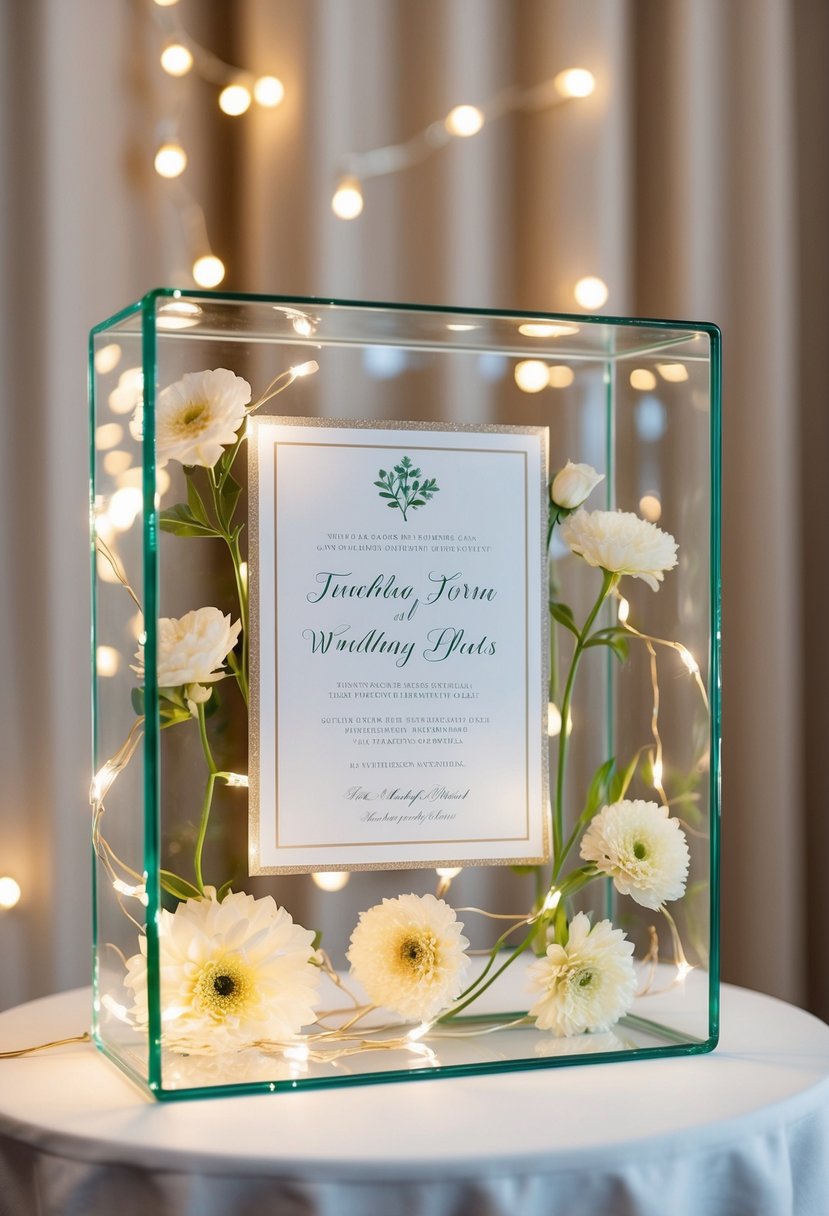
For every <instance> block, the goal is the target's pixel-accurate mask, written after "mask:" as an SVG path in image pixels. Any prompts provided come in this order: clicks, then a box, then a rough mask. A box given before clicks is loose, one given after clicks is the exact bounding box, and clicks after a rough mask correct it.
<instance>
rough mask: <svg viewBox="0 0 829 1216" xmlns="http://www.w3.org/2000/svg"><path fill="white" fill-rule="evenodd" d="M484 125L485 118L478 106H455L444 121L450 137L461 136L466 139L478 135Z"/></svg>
mask: <svg viewBox="0 0 829 1216" xmlns="http://www.w3.org/2000/svg"><path fill="white" fill-rule="evenodd" d="M483 125H484V116H483V113H482V111H481V110H479V109H478V107H477V106H455V108H454V110H450V111H449V113H448V114H447V115H446V118H445V119H444V126H445V127H446V130H447V131H448V132H449V134H450V135H459V136H460V137H461V139H466V138H468V137H469V136H470V135H477V134H478V132H479V131H480V129H481V127H482V126H483Z"/></svg>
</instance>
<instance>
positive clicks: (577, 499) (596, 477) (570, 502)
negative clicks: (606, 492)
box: [550, 460, 604, 511]
mask: <svg viewBox="0 0 829 1216" xmlns="http://www.w3.org/2000/svg"><path fill="white" fill-rule="evenodd" d="M600 481H604V473H597V472H596V470H595V469H594V468H593V466H592V465H591V464H573V462H572V460H568V461H567V464H566V465H565V466H564V468H563V469H560V470H559V472H558V473H556V475H555V477H554V478H553V484H552V485H551V486H550V498H551V499H552V501H553V504H554V505H555V506H557V507H563V508H564V510H565V511H573V510H575V508H576V507H580V506H581V504H582V503H583V502H584V501H585V500H586V499H588V498H589V497H590V495H591V494H592V493H593V491H594V490H595V488H596V486H597V485H598V484H599V482H600Z"/></svg>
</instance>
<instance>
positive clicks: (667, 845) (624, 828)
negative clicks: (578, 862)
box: [581, 798, 689, 908]
mask: <svg viewBox="0 0 829 1216" xmlns="http://www.w3.org/2000/svg"><path fill="white" fill-rule="evenodd" d="M581 855H582V857H583V858H584V860H585V861H592V862H593V863H594V864H595V865H596V866H597V867H598V868H599V869H600V870H601V871H602V873H603V874H607V875H609V876H610V877H611V878H612V879H613V885H614V886H615V888H616V890H617V891H619V892H620V893H621V894H622V895H630V896H632V897H633V899H635V900H636V902H637V903H638V904H641V905H642V907H643V908H659V907H661V905H662V904H664V903H666V902H667V901H668V900H669V899H679V898H680V897H681V896H682V895H684V893H685V879H686V878H687V876H688V862H689V855H688V844H687V841H686V839H685V833H684V832H683V830H682V828H681V827H680V826H679V820H678V819H669V818H668V808H667V807H666V806H659V804H658V803H656V802H642V801H641V800H640V799H638V798H637V799H635V800H633V801H629V800H624V801H622V802H613V803H611V805H610V806H606V807H604V808H603V809H602V810H601V811H599V813H598V815H596V816H595V818H593V819H592V820H591V822H590V826H589V827H588V829H587V831H586V832H585V833H584V836H583V837H582V842H581Z"/></svg>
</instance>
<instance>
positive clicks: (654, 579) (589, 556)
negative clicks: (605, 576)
mask: <svg viewBox="0 0 829 1216" xmlns="http://www.w3.org/2000/svg"><path fill="white" fill-rule="evenodd" d="M561 536H562V539H563V540H564V542H565V544H567V545H569V546H570V548H571V549H572V550H573V552H574V553H577V554H578V555H579V556H580V557H583V558H584V560H585V561H586V562H587V564H588V566H599V567H601V569H602V570H609V571H610V572H611V573H612V574H629V575H630V576H631V577H632V578H641V579H643V580H644V581H645V582H646V583H647V584H648V586H649V587H650V588H651V589H652V590H653V591H658V590H659V584H660V583H661V582H662V579H663V577H664V573H665V571H666V570H672V569H673V568H674V566H675V565H676V548H677V546H676V541H675V540H674V538H673V537H672V536H671V535H670V534H669V533H668V532H663V531H662V529H661V528H657V526H656V524H651V523H648V521H647V520H646V519H640V518H639V516H638V515H634V514H633V512H632V511H584V510H579V511H576V513H575V514H574V515H571V516H569V517H568V518H567V519H566V520H565V521H564V523H563V524H562V525H561Z"/></svg>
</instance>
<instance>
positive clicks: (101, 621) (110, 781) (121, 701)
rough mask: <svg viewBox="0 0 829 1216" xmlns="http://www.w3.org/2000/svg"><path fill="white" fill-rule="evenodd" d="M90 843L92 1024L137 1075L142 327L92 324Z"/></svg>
mask: <svg viewBox="0 0 829 1216" xmlns="http://www.w3.org/2000/svg"><path fill="white" fill-rule="evenodd" d="M90 383H91V386H92V391H91V421H92V435H91V452H92V476H93V483H92V507H91V527H92V568H93V593H92V603H93V612H94V640H93V652H92V664H93V668H92V676H93V688H94V708H95V721H94V733H95V738H94V768H93V772H94V778H93V781H92V788H91V792H90V800H91V802H92V813H93V843H94V847H95V1030H96V1035H97V1038H98V1042H99V1043H100V1044H101V1046H102V1047H103V1048H104V1049H105V1050H106V1051H107V1052H108V1053H109V1054H110V1055H112V1056H113V1057H114V1058H115V1059H117V1060H118V1061H119V1062H121V1063H122V1064H123V1066H124V1067H126V1068H127V1069H128V1070H130V1071H131V1072H133V1073H134V1074H136V1075H137V1077H138V1078H140V1079H141V1080H143V1081H144V1082H145V1083H146V1082H147V1080H148V1075H149V1074H148V1067H149V1065H148V1056H147V1036H146V1033H145V1031H144V1030H142V1029H141V1028H138V1027H137V1026H136V1024H135V1019H134V1018H133V1017H132V1016H131V1014H130V1013H129V1009H130V1007H131V1006H132V1004H133V996H132V993H131V992H130V990H129V989H128V988H127V987H126V986H125V979H126V977H127V965H126V964H127V962H128V960H130V959H131V958H134V956H135V955H136V954H138V952H139V950H138V941H139V935H140V933H143V930H144V928H145V923H146V892H145V881H144V870H145V852H144V845H145V840H144V815H143V807H144V791H145V765H144V747H143V742H144V733H145V732H144V724H143V719H142V716H141V715H140V714H139V713H137V712H136V709H137V706H136V704H135V702H134V699H133V693H134V689H135V688H136V686H137V684H138V683H139V681H138V679H137V677H136V674H135V672H134V671H133V665H134V664H135V663H136V651H137V649H138V644H139V639H140V638H141V637H142V636H143V632H144V629H145V622H144V617H143V613H142V611H141V609H140V606H141V605H142V603H143V598H144V594H143V592H144V588H143V568H144V513H143V501H144V500H143V459H142V441H141V432H140V429H139V427H138V426H137V421H140V411H141V400H142V394H143V370H142V348H141V335H140V330H136V327H135V323H134V321H133V322H132V323H131V324H130V327H129V332H118V329H117V327H112V328H111V329H110V328H107V327H102V328H101V329H100V330H99V331H98V332H96V333H95V334H94V335H93V337H92V341H91V344H90Z"/></svg>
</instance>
